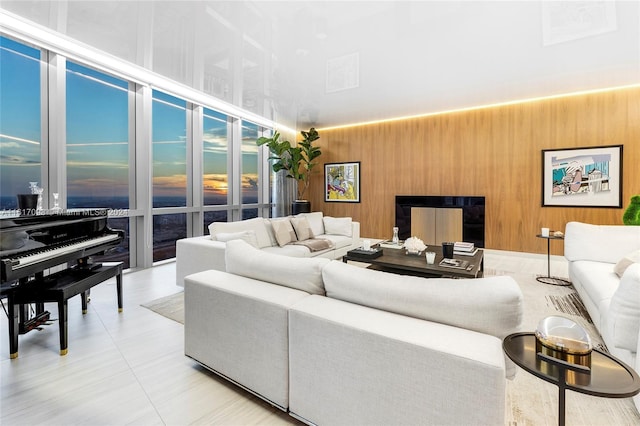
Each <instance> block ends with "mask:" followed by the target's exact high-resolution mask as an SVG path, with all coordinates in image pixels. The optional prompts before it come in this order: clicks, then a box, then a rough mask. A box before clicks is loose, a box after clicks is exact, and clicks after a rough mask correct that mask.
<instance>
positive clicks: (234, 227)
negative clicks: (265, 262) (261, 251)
mask: <svg viewBox="0 0 640 426" xmlns="http://www.w3.org/2000/svg"><path fill="white" fill-rule="evenodd" d="M242 231H253V232H255V233H256V239H257V240H258V247H260V248H263V247H271V239H270V238H269V234H268V232H267V228H266V226H265V221H264V219H263V218H261V217H254V218H253V219H247V220H240V221H236V222H213V223H211V224H210V225H209V234H210V235H211V239H212V240H216V239H217V238H216V235H217V234H218V233H220V232H223V233H229V232H242Z"/></svg>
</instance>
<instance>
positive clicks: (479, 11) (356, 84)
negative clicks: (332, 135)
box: [0, 0, 640, 129]
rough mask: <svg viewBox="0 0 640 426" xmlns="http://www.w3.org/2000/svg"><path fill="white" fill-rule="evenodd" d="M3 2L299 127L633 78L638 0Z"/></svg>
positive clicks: (638, 52) (636, 79)
mask: <svg viewBox="0 0 640 426" xmlns="http://www.w3.org/2000/svg"><path fill="white" fill-rule="evenodd" d="M0 7H2V8H3V9H5V10H6V11H9V12H11V13H14V14H17V15H20V16H22V17H24V18H26V19H28V20H30V21H33V22H35V23H37V24H40V25H43V26H45V27H48V28H50V29H53V30H56V31H59V32H61V33H63V34H65V35H67V36H69V37H72V38H74V39H76V40H78V41H81V42H83V43H86V44H89V45H91V46H94V47H96V48H98V49H101V50H103V51H105V52H107V53H110V54H113V55H115V56H118V57H120V58H122V59H124V60H127V61H130V62H133V63H135V64H138V65H141V66H144V67H146V68H148V69H150V70H152V71H154V72H156V73H159V74H162V75H165V76H167V77H169V78H171V79H173V80H176V81H178V82H180V83H183V84H186V85H189V86H191V87H194V88H196V89H198V90H201V91H203V92H205V93H207V94H209V95H213V96H215V97H217V98H219V99H222V100H224V101H226V102H229V103H232V104H234V105H236V106H238V107H241V108H244V109H246V110H249V111H251V112H254V113H257V114H260V115H262V116H264V117H266V118H269V119H273V120H275V121H278V122H280V123H282V124H284V125H287V126H289V127H292V128H299V129H300V128H306V127H309V126H311V125H313V126H316V127H327V126H334V125H341V124H348V123H353V122H360V121H370V120H377V119H387V118H393V117H399V116H406V115H416V114H423V113H429V112H436V111H442V110H448V109H455V108H462V107H469V106H477V105H482V104H488V103H495V102H501V101H511V100H517V99H523V98H530V97H537V96H546V95H553V94H560V93H567V92H573V91H579V90H589V89H597V88H604V87H611V86H619V85H628V84H636V83H640V24H639V22H640V6H639V2H638V1H637V0H634V1H615V2H604V1H571V2H551V3H546V2H545V3H543V2H539V1H529V2H527V1H500V2H486V1H440V2H435V1H352V2H346V1H324V2H320V1H313V2H312V1H276V2H273V1H51V2H43V1H32V0H20V1H10V0H3V1H2V3H1V5H0Z"/></svg>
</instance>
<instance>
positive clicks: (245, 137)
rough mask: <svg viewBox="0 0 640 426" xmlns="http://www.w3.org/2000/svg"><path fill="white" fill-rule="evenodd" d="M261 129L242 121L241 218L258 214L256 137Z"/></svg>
mask: <svg viewBox="0 0 640 426" xmlns="http://www.w3.org/2000/svg"><path fill="white" fill-rule="evenodd" d="M260 131H261V129H260V127H259V126H258V125H257V124H254V123H251V122H249V121H242V164H241V166H242V182H241V183H242V198H241V200H242V218H243V219H249V218H252V217H257V216H258V207H257V204H258V194H259V191H258V186H259V184H260V182H259V179H258V167H259V164H258V146H257V145H256V140H257V139H258V136H259V133H260Z"/></svg>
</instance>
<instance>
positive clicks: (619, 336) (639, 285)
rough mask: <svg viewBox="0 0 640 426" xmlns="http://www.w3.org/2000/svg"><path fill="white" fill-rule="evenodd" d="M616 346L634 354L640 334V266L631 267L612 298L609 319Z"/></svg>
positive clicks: (633, 265) (635, 264)
mask: <svg viewBox="0 0 640 426" xmlns="http://www.w3.org/2000/svg"><path fill="white" fill-rule="evenodd" d="M608 321H609V322H610V323H611V325H610V327H611V332H612V336H613V342H614V344H615V345H616V346H617V347H619V348H623V349H628V350H630V351H632V352H634V351H635V350H636V348H637V347H638V335H639V334H640V264H637V263H634V264H632V265H631V266H629V267H628V268H627V270H626V272H625V273H624V275H623V276H622V279H621V280H620V285H619V286H618V289H617V290H616V292H615V293H614V294H613V296H612V297H611V304H610V305H609V318H608Z"/></svg>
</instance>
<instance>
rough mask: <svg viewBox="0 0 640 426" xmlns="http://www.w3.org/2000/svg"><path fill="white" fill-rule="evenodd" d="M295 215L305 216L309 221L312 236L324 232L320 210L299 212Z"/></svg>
mask: <svg viewBox="0 0 640 426" xmlns="http://www.w3.org/2000/svg"><path fill="white" fill-rule="evenodd" d="M295 217H306V218H307V220H308V221H309V226H310V227H311V231H313V235H314V237H317V236H318V235H322V234H324V222H323V221H322V212H312V213H300V214H298V215H296V216H295Z"/></svg>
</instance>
